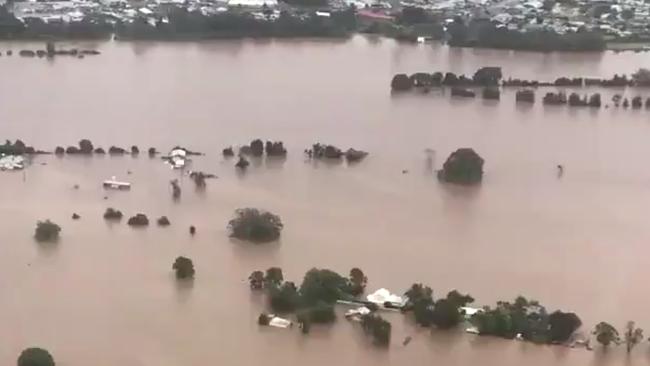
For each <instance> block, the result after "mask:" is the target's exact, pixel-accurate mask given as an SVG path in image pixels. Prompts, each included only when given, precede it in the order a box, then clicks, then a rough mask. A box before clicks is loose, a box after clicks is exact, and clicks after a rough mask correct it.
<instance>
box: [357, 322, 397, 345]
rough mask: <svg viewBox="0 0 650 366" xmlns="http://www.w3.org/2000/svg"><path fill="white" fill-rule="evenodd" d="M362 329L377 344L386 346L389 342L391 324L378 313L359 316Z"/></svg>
mask: <svg viewBox="0 0 650 366" xmlns="http://www.w3.org/2000/svg"><path fill="white" fill-rule="evenodd" d="M361 326H362V327H363V331H364V332H365V333H366V334H367V335H369V336H371V337H372V341H373V343H374V344H376V345H377V346H382V347H388V345H389V344H390V334H391V330H392V326H391V324H390V323H389V322H388V321H386V320H384V318H382V317H381V316H379V315H374V314H368V315H364V316H363V317H362V318H361Z"/></svg>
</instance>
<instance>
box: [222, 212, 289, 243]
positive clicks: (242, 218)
mask: <svg viewBox="0 0 650 366" xmlns="http://www.w3.org/2000/svg"><path fill="white" fill-rule="evenodd" d="M228 228H229V229H230V230H231V234H230V236H232V237H234V238H237V239H241V240H248V241H252V242H255V243H265V242H269V241H274V240H277V239H278V238H279V237H280V232H281V231H282V228H283V225H282V220H280V217H279V216H277V215H274V214H272V213H270V212H267V211H261V210H258V209H256V208H242V209H238V210H236V211H235V218H233V219H232V220H230V222H229V223H228Z"/></svg>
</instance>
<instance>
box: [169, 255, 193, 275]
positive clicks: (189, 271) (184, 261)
mask: <svg viewBox="0 0 650 366" xmlns="http://www.w3.org/2000/svg"><path fill="white" fill-rule="evenodd" d="M172 269H173V270H174V271H176V278H178V279H187V278H193V277H194V263H192V260H191V259H189V258H186V257H183V256H180V257H177V258H176V260H175V261H174V264H173V265H172Z"/></svg>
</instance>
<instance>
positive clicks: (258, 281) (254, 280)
mask: <svg viewBox="0 0 650 366" xmlns="http://www.w3.org/2000/svg"><path fill="white" fill-rule="evenodd" d="M248 283H249V285H250V287H251V290H261V289H263V288H264V272H262V271H253V273H251V275H250V276H248Z"/></svg>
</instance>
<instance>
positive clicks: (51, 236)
mask: <svg viewBox="0 0 650 366" xmlns="http://www.w3.org/2000/svg"><path fill="white" fill-rule="evenodd" d="M60 232H61V227H60V226H59V225H57V224H55V223H53V222H52V221H50V220H45V221H39V222H37V223H36V230H35V232H34V238H36V240H37V241H40V242H45V241H56V240H58V239H59V233H60Z"/></svg>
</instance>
